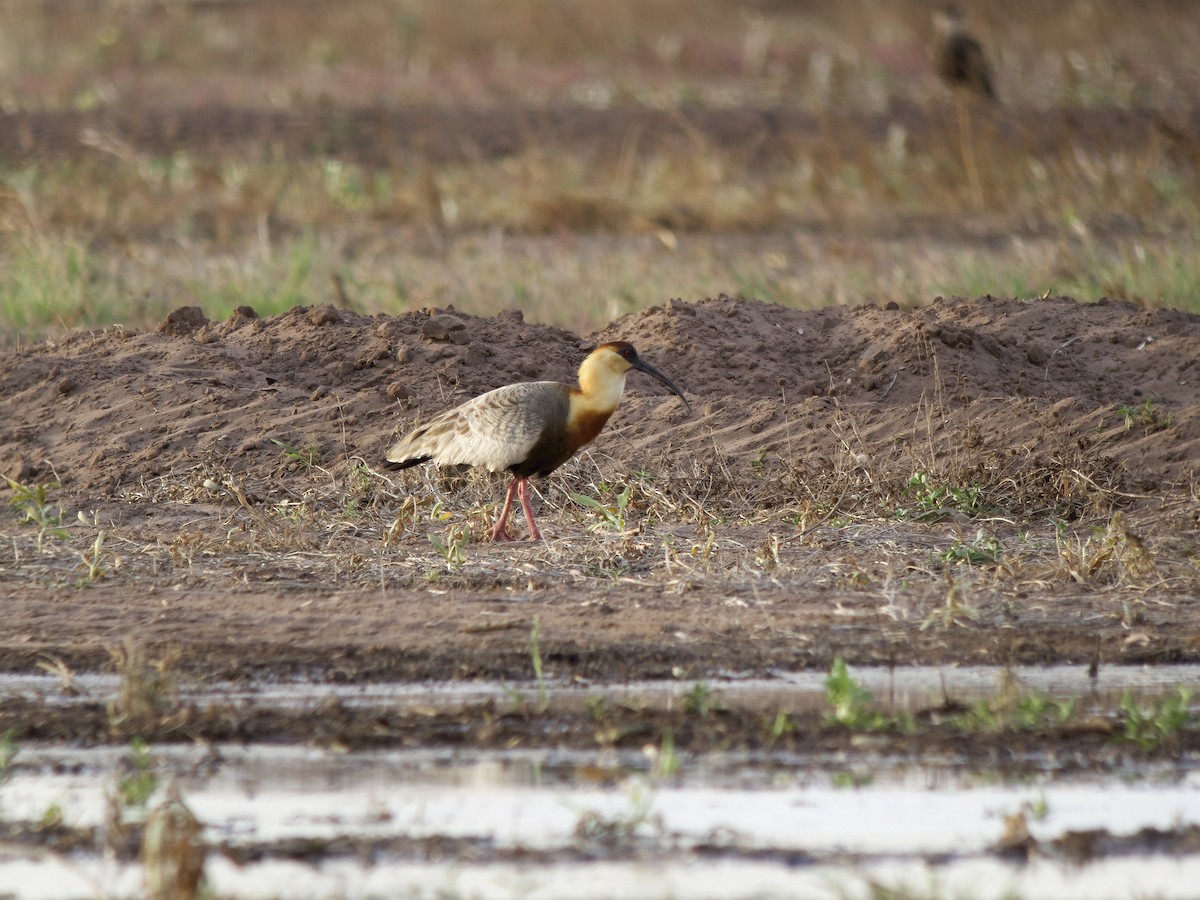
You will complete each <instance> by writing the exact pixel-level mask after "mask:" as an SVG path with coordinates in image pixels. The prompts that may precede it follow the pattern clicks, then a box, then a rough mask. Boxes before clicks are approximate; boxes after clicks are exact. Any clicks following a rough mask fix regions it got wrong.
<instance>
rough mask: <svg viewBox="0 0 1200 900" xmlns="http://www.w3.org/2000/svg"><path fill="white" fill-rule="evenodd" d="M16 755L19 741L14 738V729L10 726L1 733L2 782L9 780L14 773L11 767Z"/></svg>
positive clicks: (0, 768) (0, 771) (0, 760)
mask: <svg viewBox="0 0 1200 900" xmlns="http://www.w3.org/2000/svg"><path fill="white" fill-rule="evenodd" d="M16 755H17V742H16V741H15V740H14V739H13V730H12V729H11V728H10V729H8V730H7V731H5V732H4V733H3V734H0V784H3V783H4V782H6V781H8V779H9V777H10V776H11V775H12V772H11V770H10V767H11V765H12V761H13V758H14V757H15V756H16Z"/></svg>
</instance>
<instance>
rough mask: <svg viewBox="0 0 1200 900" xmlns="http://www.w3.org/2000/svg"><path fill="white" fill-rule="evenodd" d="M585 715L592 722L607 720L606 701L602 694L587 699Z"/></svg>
mask: <svg viewBox="0 0 1200 900" xmlns="http://www.w3.org/2000/svg"><path fill="white" fill-rule="evenodd" d="M587 715H588V718H589V719H590V720H591V721H593V722H603V721H604V720H605V719H607V718H608V699H607V698H606V697H605V696H604V695H603V694H593V695H592V696H591V697H588V698H587Z"/></svg>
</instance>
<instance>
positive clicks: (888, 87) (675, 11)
mask: <svg viewBox="0 0 1200 900" xmlns="http://www.w3.org/2000/svg"><path fill="white" fill-rule="evenodd" d="M967 6H968V7H969V12H970V14H971V21H972V23H973V25H974V27H975V30H976V31H977V32H978V33H979V35H980V36H981V38H982V39H983V40H984V42H985V45H986V46H987V48H988V51H989V54H990V56H991V57H992V62H993V65H994V68H995V69H996V71H997V80H998V82H999V89H1000V94H1001V97H1002V98H1003V99H1004V100H1005V101H1006V102H1010V103H1016V104H1020V105H1036V106H1050V105H1058V104H1062V103H1070V104H1095V103H1125V104H1129V103H1136V102H1152V103H1156V104H1157V103H1166V102H1171V101H1174V100H1178V99H1180V98H1188V99H1190V98H1191V97H1194V96H1196V94H1197V90H1196V87H1197V85H1196V79H1197V78H1198V77H1200V75H1198V73H1197V72H1196V69H1195V67H1194V66H1193V65H1192V61H1193V59H1194V48H1195V46H1196V44H1197V43H1198V41H1200V33H1198V32H1200V25H1198V24H1197V21H1196V18H1195V16H1194V15H1192V14H1191V10H1190V9H1189V8H1188V5H1187V4H1186V3H1178V2H1172V0H1156V2H1151V3H1142V4H1138V5H1136V6H1131V5H1130V4H1127V3H1122V2H1120V0H1100V2H1093V3H1088V4H1084V5H1081V4H1061V3H1046V2H1042V0H1021V2H1017V3H1010V4H1007V5H1006V6H1005V7H1004V8H1003V9H1002V10H1001V9H997V8H993V7H991V6H989V5H987V4H982V3H972V4H967ZM5 26H6V27H5V29H4V32H3V35H0V49H2V50H3V51H4V52H2V53H0V61H2V62H0V76H3V77H2V78H0V83H3V84H4V89H3V94H2V95H0V102H3V104H4V106H5V108H8V109H13V108H21V107H33V108H43V107H51V108H79V107H103V106H113V105H119V104H122V103H126V104H127V103H129V102H130V101H131V100H132V99H136V100H137V101H139V102H142V103H145V104H147V105H163V103H164V101H166V102H177V101H178V100H179V99H181V98H182V99H183V100H184V101H185V102H188V103H203V102H212V101H214V100H218V101H222V102H228V103H232V104H234V105H263V104H264V103H269V104H270V105H272V106H274V107H281V106H289V105H312V104H319V103H324V104H340V105H347V104H352V105H353V104H370V103H385V104H386V103H396V102H412V101H418V102H427V101H429V100H431V99H432V100H435V101H447V102H461V101H464V100H465V101H467V102H472V103H481V104H482V103H488V102H494V101H496V100H511V99H519V100H522V101H524V102H529V101H535V102H536V101H553V100H560V101H561V100H573V101H579V100H586V101H590V102H593V103H599V102H605V101H611V100H623V99H630V100H635V101H638V102H649V103H653V104H656V105H657V104H669V103H679V102H686V101H700V102H707V103H726V104H739V105H740V104H744V103H747V102H763V101H764V100H766V101H780V100H786V101H787V102H788V103H794V104H800V105H803V106H806V107H809V108H812V109H823V108H828V107H830V106H838V107H842V108H846V107H857V108H875V109H878V108H882V107H883V106H885V105H886V104H887V103H888V102H889V101H893V100H896V99H917V100H920V99H923V98H925V97H927V96H928V94H929V93H930V92H931V91H932V90H935V85H934V84H933V83H932V79H931V78H930V77H928V76H927V74H926V63H925V45H926V42H927V41H928V39H929V36H930V23H929V5H928V4H927V3H925V2H921V0H900V2H895V3H888V4H867V3H838V2H835V0H818V2H809V3H804V4H785V3H766V2H736V3H734V2H725V0H699V2H687V0H659V2H656V3H653V4H650V5H647V4H645V3H639V2H636V0H613V2H609V3H603V4H596V3H592V2H589V0H506V2H504V3H479V2H470V3H461V4H457V3H455V4H446V3H441V2H438V0H404V2H394V3H373V2H368V0H351V2H348V3H342V4H338V5H337V6H330V5H328V4H322V3H313V2H289V0H264V2H256V3H242V2H216V3H212V2H205V3H203V4H192V3H187V2H182V3H170V4H161V3H153V2H145V0H134V2H104V3H100V4H77V3H66V4H62V3H59V4H52V5H46V4H17V5H16V6H15V7H14V8H13V9H11V10H9V11H8V13H7V14H6V17H5ZM264 82H265V83H266V84H267V85H268V88H267V90H265V91H264V89H263V84H264Z"/></svg>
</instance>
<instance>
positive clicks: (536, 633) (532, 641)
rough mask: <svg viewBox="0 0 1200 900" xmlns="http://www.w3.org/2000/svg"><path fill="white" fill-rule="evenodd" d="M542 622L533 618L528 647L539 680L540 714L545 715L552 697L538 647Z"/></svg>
mask: <svg viewBox="0 0 1200 900" xmlns="http://www.w3.org/2000/svg"><path fill="white" fill-rule="evenodd" d="M541 629H542V622H541V618H540V617H538V616H534V617H533V627H532V628H531V629H530V630H529V641H528V643H527V644H526V647H527V648H528V650H529V659H530V662H532V663H533V675H534V677H535V678H536V679H537V688H538V712H539V713H544V712H545V711H546V708H547V707H548V706H549V705H550V695H549V692H548V691H547V690H546V676H545V673H544V672H543V671H542V651H541V649H540V648H539V647H538V638H539V637H540V635H541Z"/></svg>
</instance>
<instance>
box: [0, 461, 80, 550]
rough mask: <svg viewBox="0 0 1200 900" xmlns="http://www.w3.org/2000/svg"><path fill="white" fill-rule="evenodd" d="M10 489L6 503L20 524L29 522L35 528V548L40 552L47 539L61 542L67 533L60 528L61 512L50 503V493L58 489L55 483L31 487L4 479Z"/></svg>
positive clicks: (59, 508) (58, 507) (60, 509)
mask: <svg viewBox="0 0 1200 900" xmlns="http://www.w3.org/2000/svg"><path fill="white" fill-rule="evenodd" d="M4 480H5V481H7V482H8V486H9V487H10V488H11V489H12V492H13V496H12V498H11V499H10V500H9V501H8V502H9V505H10V506H12V507H13V508H14V509H15V510H16V511H17V514H18V515H19V516H20V517H21V521H22V522H29V523H31V524H32V525H34V526H35V527H36V528H37V548H38V551H39V552H40V551H41V550H42V547H43V545H44V544H45V540H46V538H47V537H56V538H58V539H59V540H63V539H65V538H66V537H68V535H69V532H68V531H67V530H66V529H65V528H63V527H62V521H63V510H62V507H60V506H54V505H53V504H52V503H51V502H50V491H51V490H53V489H55V488H57V487H58V483H57V482H47V483H44V484H36V485H34V486H32V487H30V486H28V485H24V484H21V483H20V482H17V481H13V480H12V479H11V478H5V479H4Z"/></svg>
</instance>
